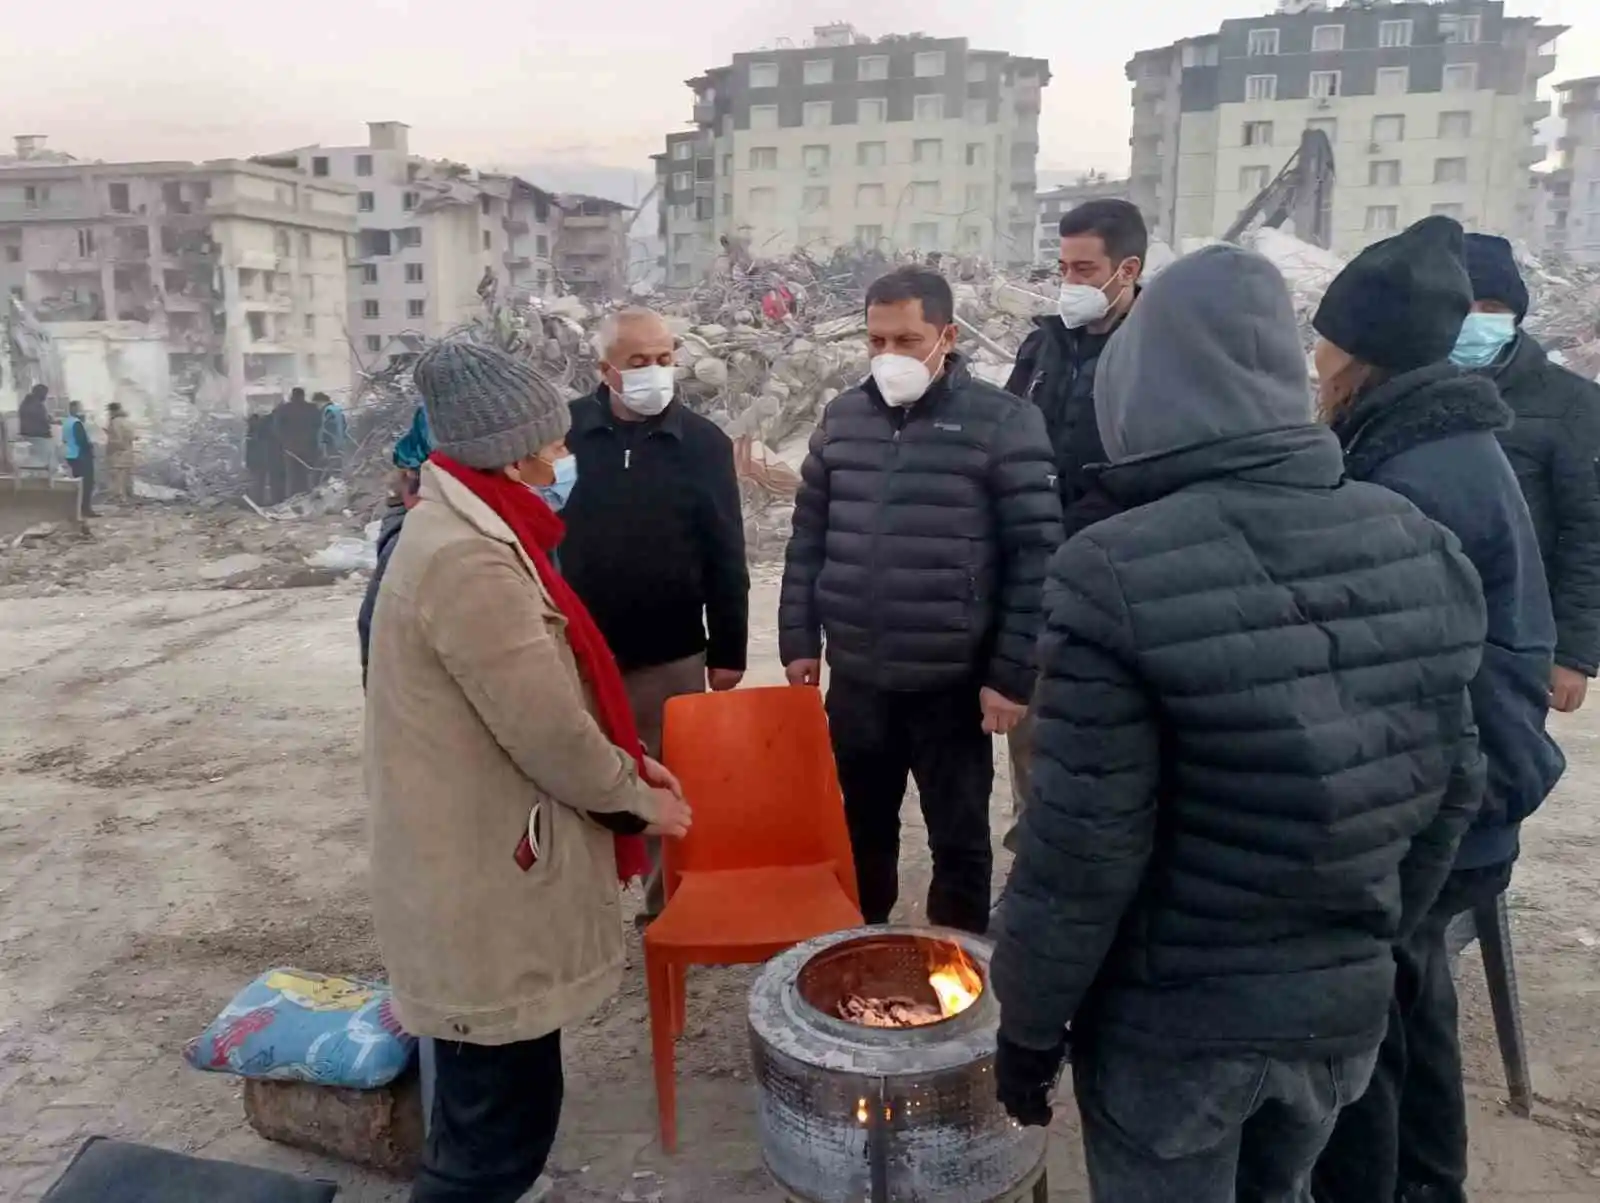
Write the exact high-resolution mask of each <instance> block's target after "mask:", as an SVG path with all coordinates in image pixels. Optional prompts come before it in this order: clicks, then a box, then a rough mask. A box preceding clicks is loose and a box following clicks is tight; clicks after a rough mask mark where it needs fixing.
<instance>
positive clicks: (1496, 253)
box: [1466, 234, 1528, 322]
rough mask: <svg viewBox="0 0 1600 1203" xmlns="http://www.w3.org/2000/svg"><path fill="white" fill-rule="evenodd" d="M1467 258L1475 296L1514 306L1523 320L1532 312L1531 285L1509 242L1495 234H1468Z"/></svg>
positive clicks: (1477, 298)
mask: <svg viewBox="0 0 1600 1203" xmlns="http://www.w3.org/2000/svg"><path fill="white" fill-rule="evenodd" d="M1466 260H1467V275H1469V276H1471V277H1472V295H1473V297H1474V299H1476V300H1479V301H1499V302H1500V303H1501V304H1502V305H1509V306H1511V309H1512V311H1513V312H1514V313H1515V314H1516V315H1517V321H1519V322H1520V321H1522V319H1523V318H1525V317H1527V316H1528V286H1527V285H1526V284H1525V283H1523V281H1522V272H1521V271H1519V270H1518V269H1517V256H1516V255H1515V253H1513V251H1512V250H1511V244H1510V243H1509V242H1507V241H1506V240H1505V239H1504V238H1499V237H1497V236H1495V235H1494V234H1468V235H1467V250H1466Z"/></svg>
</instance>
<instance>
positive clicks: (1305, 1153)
mask: <svg viewBox="0 0 1600 1203" xmlns="http://www.w3.org/2000/svg"><path fill="white" fill-rule="evenodd" d="M1084 1043H1087V1044H1088V1047H1084V1045H1083V1043H1080V1044H1079V1045H1076V1046H1074V1049H1073V1062H1072V1079H1073V1093H1074V1094H1075V1095H1076V1096H1077V1100H1078V1110H1079V1112H1080V1114H1081V1115H1082V1122H1083V1150H1084V1155H1085V1159H1086V1162H1087V1165H1088V1170H1089V1194H1090V1198H1091V1199H1093V1200H1094V1203H1234V1201H1235V1200H1238V1203H1307V1201H1309V1200H1310V1198H1311V1193H1310V1192H1311V1167H1312V1166H1313V1165H1315V1164H1316V1160H1317V1154H1318V1153H1320V1152H1321V1151H1322V1146H1323V1143H1324V1142H1325V1141H1326V1140H1327V1139H1328V1135H1329V1133H1331V1132H1332V1131H1333V1126H1334V1121H1335V1119H1336V1118H1337V1117H1338V1115H1339V1111H1340V1109H1341V1108H1343V1107H1345V1106H1347V1105H1348V1104H1349V1103H1350V1102H1351V1101H1352V1100H1354V1099H1356V1098H1359V1097H1360V1095H1361V1092H1362V1091H1363V1090H1364V1089H1365V1088H1366V1085H1367V1078H1368V1076H1369V1075H1370V1074H1371V1072H1372V1065H1373V1061H1374V1058H1375V1056H1376V1053H1375V1052H1372V1053H1365V1054H1362V1055H1360V1056H1354V1057H1340V1058H1333V1059H1323V1060H1314V1061H1278V1060H1274V1059H1272V1058H1270V1057H1262V1056H1241V1057H1226V1058H1223V1057H1187V1058H1176V1057H1164V1056H1157V1055H1153V1054H1149V1053H1145V1052H1142V1051H1140V1050H1137V1049H1130V1048H1127V1047H1121V1046H1110V1045H1107V1044H1106V1043H1105V1042H1100V1041H1089V1042H1084ZM1367 1203H1375V1201H1374V1200H1370V1199H1369V1200H1367Z"/></svg>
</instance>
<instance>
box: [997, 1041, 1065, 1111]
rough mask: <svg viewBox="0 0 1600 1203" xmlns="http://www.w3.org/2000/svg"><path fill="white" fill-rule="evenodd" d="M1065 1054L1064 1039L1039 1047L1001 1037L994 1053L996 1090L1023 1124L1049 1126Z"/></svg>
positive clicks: (1004, 1104) (1007, 1108) (1007, 1107)
mask: <svg viewBox="0 0 1600 1203" xmlns="http://www.w3.org/2000/svg"><path fill="white" fill-rule="evenodd" d="M1066 1055H1067V1046H1066V1042H1065V1041H1062V1043H1060V1044H1059V1045H1057V1046H1056V1047H1055V1048H1053V1049H1049V1050H1046V1051H1040V1050H1039V1049H1032V1048H1023V1047H1022V1046H1021V1045H1019V1044H1012V1043H1011V1041H1009V1040H1007V1039H1006V1038H1005V1037H1004V1036H1001V1037H1000V1040H999V1046H998V1047H997V1048H996V1049H995V1054H994V1080H995V1093H996V1095H997V1096H998V1097H999V1099H1000V1105H1001V1106H1002V1107H1004V1108H1005V1109H1006V1114H1007V1115H1009V1116H1010V1117H1011V1118H1012V1119H1014V1120H1016V1121H1017V1123H1019V1124H1021V1125H1022V1126H1023V1127H1024V1128H1048V1127H1049V1126H1050V1121H1051V1119H1052V1118H1054V1115H1055V1112H1053V1111H1052V1110H1051V1108H1050V1095H1051V1093H1052V1092H1053V1091H1054V1090H1055V1086H1056V1078H1057V1076H1058V1075H1059V1074H1060V1073H1061V1063H1062V1061H1063V1059H1065V1057H1066Z"/></svg>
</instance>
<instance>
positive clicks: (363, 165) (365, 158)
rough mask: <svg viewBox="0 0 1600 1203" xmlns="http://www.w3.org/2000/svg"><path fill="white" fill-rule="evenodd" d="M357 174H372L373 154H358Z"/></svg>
mask: <svg viewBox="0 0 1600 1203" xmlns="http://www.w3.org/2000/svg"><path fill="white" fill-rule="evenodd" d="M356 174H357V175H362V176H365V175H371V174H372V156H371V155H357V156H356Z"/></svg>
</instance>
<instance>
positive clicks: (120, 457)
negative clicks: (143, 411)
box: [106, 401, 135, 505]
mask: <svg viewBox="0 0 1600 1203" xmlns="http://www.w3.org/2000/svg"><path fill="white" fill-rule="evenodd" d="M134 437H135V436H134V433H133V421H132V420H131V419H130V418H129V417H128V415H127V413H126V412H124V410H123V408H122V406H121V405H120V404H119V403H118V402H116V401H113V402H112V403H111V404H110V405H108V406H106V483H107V485H108V486H109V487H110V490H111V497H112V500H114V501H117V502H119V503H121V504H123V505H130V504H132V502H133V444H134Z"/></svg>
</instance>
